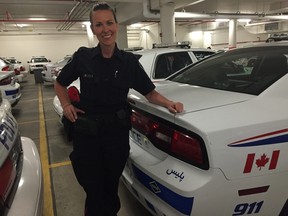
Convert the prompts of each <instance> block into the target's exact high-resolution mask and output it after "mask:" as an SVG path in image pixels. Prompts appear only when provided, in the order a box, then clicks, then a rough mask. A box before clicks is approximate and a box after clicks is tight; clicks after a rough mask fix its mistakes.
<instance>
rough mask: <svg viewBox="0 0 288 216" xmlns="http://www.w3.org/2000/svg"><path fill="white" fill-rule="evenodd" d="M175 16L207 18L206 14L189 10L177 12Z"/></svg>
mask: <svg viewBox="0 0 288 216" xmlns="http://www.w3.org/2000/svg"><path fill="white" fill-rule="evenodd" d="M174 16H175V18H207V17H208V16H207V15H206V14H198V13H189V12H175V13H174Z"/></svg>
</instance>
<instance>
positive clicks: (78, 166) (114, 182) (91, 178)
mask: <svg viewBox="0 0 288 216" xmlns="http://www.w3.org/2000/svg"><path fill="white" fill-rule="evenodd" d="M129 149H130V147H129V128H127V127H115V125H111V127H110V126H107V125H106V126H105V127H101V128H99V133H98V134H97V135H96V136H93V135H87V134H83V133H79V132H77V131H74V134H73V152H72V153H71V154H70V159H71V161H72V166H73V170H74V173H75V176H76V178H77V180H78V182H79V184H80V185H81V186H82V187H83V189H84V190H85V192H86V200H85V216H116V215H117V212H118V211H119V209H120V200H119V197H118V185H119V178H120V176H121V173H122V171H123V169H124V166H125V163H126V161H127V158H128V155H129Z"/></svg>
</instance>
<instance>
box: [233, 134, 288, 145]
mask: <svg viewBox="0 0 288 216" xmlns="http://www.w3.org/2000/svg"><path fill="white" fill-rule="evenodd" d="M284 142H288V135H287V134H284V135H280V136H276V137H271V138H267V139H262V140H257V141H252V142H247V143H241V144H229V145H228V146H230V147H249V146H261V145H271V144H277V143H284Z"/></svg>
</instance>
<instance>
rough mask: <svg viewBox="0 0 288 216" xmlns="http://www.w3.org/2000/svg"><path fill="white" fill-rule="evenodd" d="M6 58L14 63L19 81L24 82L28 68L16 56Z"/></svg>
mask: <svg viewBox="0 0 288 216" xmlns="http://www.w3.org/2000/svg"><path fill="white" fill-rule="evenodd" d="M5 60H6V61H8V62H9V63H10V64H11V65H12V68H13V70H14V72H15V75H16V79H17V82H22V81H23V80H24V78H25V77H27V74H28V71H27V70H26V68H25V67H24V65H23V64H22V63H21V62H20V61H18V60H17V59H16V58H14V57H9V58H5Z"/></svg>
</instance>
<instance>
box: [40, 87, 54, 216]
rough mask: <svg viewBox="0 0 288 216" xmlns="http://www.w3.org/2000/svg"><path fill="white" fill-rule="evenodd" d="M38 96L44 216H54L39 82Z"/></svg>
mask: <svg viewBox="0 0 288 216" xmlns="http://www.w3.org/2000/svg"><path fill="white" fill-rule="evenodd" d="M38 97H39V124H40V125H39V128H40V150H39V152H40V158H41V163H42V170H43V181H44V183H43V184H44V208H43V216H54V210H53V199H52V190H51V177H50V169H49V157H48V146H47V139H46V138H47V135H46V126H45V117H44V108H43V97H42V90H41V85H40V84H38Z"/></svg>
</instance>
